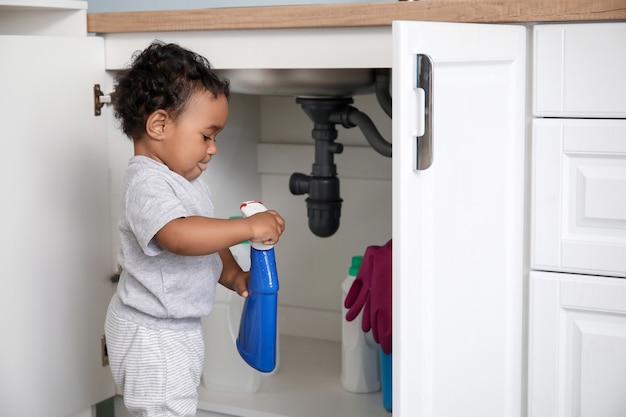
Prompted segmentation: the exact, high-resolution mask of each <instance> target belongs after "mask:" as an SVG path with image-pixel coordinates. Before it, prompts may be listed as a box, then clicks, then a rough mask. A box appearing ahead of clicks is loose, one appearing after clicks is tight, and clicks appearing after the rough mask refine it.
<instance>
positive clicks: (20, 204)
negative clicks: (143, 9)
mask: <svg viewBox="0 0 626 417" xmlns="http://www.w3.org/2000/svg"><path fill="white" fill-rule="evenodd" d="M0 51H2V58H1V59H0V74H1V75H2V77H1V78H0V92H1V94H0V113H1V114H2V139H1V140H0V158H2V163H0V170H1V172H0V181H1V184H2V185H1V186H0V189H1V190H2V216H1V217H0V230H2V242H3V243H2V252H1V254H2V255H1V256H2V258H1V259H2V284H3V289H2V291H0V329H1V333H2V336H1V337H2V342H1V343H0V387H2V388H1V389H0V415H2V416H11V417H33V416H46V417H66V416H68V415H72V414H74V413H76V412H78V411H80V410H83V409H85V408H87V407H89V406H91V405H92V404H95V403H97V402H99V401H101V400H103V399H105V398H107V397H110V396H112V395H114V394H115V388H114V385H113V382H112V379H111V377H110V371H109V369H108V367H103V366H102V362H101V347H100V344H101V335H102V334H103V327H104V326H103V321H104V313H105V310H106V306H107V303H108V300H109V299H110V297H111V294H112V285H111V282H110V280H109V277H110V275H111V265H112V261H111V238H110V230H109V224H110V221H109V191H108V187H109V185H108V162H107V161H108V158H107V146H106V136H105V130H106V126H105V120H104V117H101V118H97V117H95V116H94V114H93V113H94V111H93V92H92V91H93V90H92V89H93V85H94V84H95V83H103V80H104V77H105V73H104V48H103V44H102V39H98V38H93V37H90V38H88V37H61V36H58V37H35V36H0Z"/></svg>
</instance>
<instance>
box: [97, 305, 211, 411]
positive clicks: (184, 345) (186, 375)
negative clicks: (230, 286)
mask: <svg viewBox="0 0 626 417" xmlns="http://www.w3.org/2000/svg"><path fill="white" fill-rule="evenodd" d="M105 334H106V338H107V351H108V355H109V364H110V366H111V373H112V374H113V379H114V381H115V383H116V384H117V386H118V387H119V389H120V390H121V392H122V393H123V395H124V405H125V406H126V408H127V409H128V410H129V411H130V412H131V413H132V414H133V415H134V416H140V417H183V416H184V417H193V416H195V415H196V409H197V403H198V390H197V389H198V385H199V384H200V377H201V375H202V366H203V361H204V340H203V337H202V328H201V327H199V328H198V329H197V330H195V329H194V330H190V331H178V330H170V329H150V328H146V327H142V326H140V325H137V324H135V323H132V322H130V321H126V320H124V319H123V318H121V317H119V316H118V315H116V314H115V312H113V311H111V309H109V311H108V313H107V317H106V323H105Z"/></svg>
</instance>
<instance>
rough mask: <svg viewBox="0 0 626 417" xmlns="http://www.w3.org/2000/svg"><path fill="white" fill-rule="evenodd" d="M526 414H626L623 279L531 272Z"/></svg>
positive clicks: (625, 287)
mask: <svg viewBox="0 0 626 417" xmlns="http://www.w3.org/2000/svg"><path fill="white" fill-rule="evenodd" d="M530 300H531V304H530V320H529V323H530V336H529V339H530V350H529V353H528V354H529V363H530V377H529V395H530V398H531V402H530V407H529V413H528V415H529V416H532V417H543V416H545V417H548V416H550V417H553V416H594V417H622V416H624V415H626V397H624V390H623V387H624V384H626V280H624V279H619V278H609V277H592V276H585V275H575V274H562V273H551V272H539V271H533V272H531V281H530Z"/></svg>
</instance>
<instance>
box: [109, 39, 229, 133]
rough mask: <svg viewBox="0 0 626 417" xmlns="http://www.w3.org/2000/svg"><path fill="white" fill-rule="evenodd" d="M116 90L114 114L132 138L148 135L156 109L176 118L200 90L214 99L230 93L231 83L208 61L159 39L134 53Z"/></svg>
mask: <svg viewBox="0 0 626 417" xmlns="http://www.w3.org/2000/svg"><path fill="white" fill-rule="evenodd" d="M114 90H115V91H114V92H113V94H112V97H111V101H112V103H113V109H114V114H115V117H116V118H117V119H118V120H119V122H120V127H121V129H122V131H123V132H124V134H126V136H128V137H129V138H130V139H133V138H138V137H140V136H141V135H142V134H143V133H144V132H145V125H146V120H147V119H148V116H149V115H150V114H152V113H153V112H154V111H156V110H159V109H163V110H165V111H167V112H168V113H169V114H170V116H171V117H173V118H174V119H176V117H178V116H179V115H180V114H181V113H182V112H183V111H184V110H185V107H186V106H187V103H188V102H189V100H190V98H191V97H192V95H193V94H194V93H196V92H198V91H203V90H208V91H210V92H211V93H213V95H214V96H215V97H217V96H219V95H220V94H224V95H225V96H226V97H227V98H228V96H229V94H230V87H229V81H228V80H226V79H221V78H220V77H218V75H217V74H216V73H215V71H214V70H213V68H212V67H211V64H210V63H209V61H208V60H207V59H206V58H204V57H203V56H201V55H199V54H197V53H195V52H192V51H190V50H187V49H185V48H183V47H181V46H179V45H176V44H173V43H169V44H166V43H163V42H161V41H158V40H157V41H154V42H152V43H151V44H150V45H149V46H148V47H147V48H146V49H144V50H143V51H140V52H138V53H137V54H135V55H134V56H133V59H132V62H131V65H130V67H129V68H127V69H124V70H122V71H120V72H119V73H118V74H117V76H116V86H115V89H114Z"/></svg>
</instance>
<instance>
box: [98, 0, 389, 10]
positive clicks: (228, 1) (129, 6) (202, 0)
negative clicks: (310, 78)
mask: <svg viewBox="0 0 626 417" xmlns="http://www.w3.org/2000/svg"><path fill="white" fill-rule="evenodd" d="M391 1H396V0H377V2H391ZM181 3H183V4H181ZM330 3H372V1H371V0H238V1H232V0H186V1H184V2H178V1H172V0H89V1H88V12H89V13H98V12H130V11H142V10H181V9H207V8H217V7H245V6H284V5H295V4H300V5H301V4H330Z"/></svg>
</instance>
